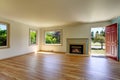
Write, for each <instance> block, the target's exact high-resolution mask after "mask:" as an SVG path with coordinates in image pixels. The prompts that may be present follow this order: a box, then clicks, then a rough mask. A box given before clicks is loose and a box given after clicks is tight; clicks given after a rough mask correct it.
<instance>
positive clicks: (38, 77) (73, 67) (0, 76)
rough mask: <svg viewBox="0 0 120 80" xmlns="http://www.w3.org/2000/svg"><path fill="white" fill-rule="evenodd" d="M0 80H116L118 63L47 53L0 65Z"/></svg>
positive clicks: (31, 55) (119, 68) (4, 62)
mask: <svg viewBox="0 0 120 80" xmlns="http://www.w3.org/2000/svg"><path fill="white" fill-rule="evenodd" d="M0 80H120V62H117V61H114V60H111V59H108V58H99V57H85V56H75V55H66V54H58V53H57V54H56V53H50V52H39V53H37V54H35V53H31V54H27V55H23V56H18V57H13V58H9V59H5V60H1V61H0Z"/></svg>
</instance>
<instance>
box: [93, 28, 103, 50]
mask: <svg viewBox="0 0 120 80" xmlns="http://www.w3.org/2000/svg"><path fill="white" fill-rule="evenodd" d="M96 42H99V43H100V44H101V49H103V43H105V32H104V31H103V30H102V31H101V32H100V33H99V32H98V31H96V34H95V38H94V43H96Z"/></svg>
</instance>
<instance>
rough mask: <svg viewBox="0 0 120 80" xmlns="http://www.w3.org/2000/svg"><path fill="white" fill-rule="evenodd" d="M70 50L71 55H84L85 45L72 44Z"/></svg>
mask: <svg viewBox="0 0 120 80" xmlns="http://www.w3.org/2000/svg"><path fill="white" fill-rule="evenodd" d="M69 50H70V53H71V54H83V45H73V44H70V49H69Z"/></svg>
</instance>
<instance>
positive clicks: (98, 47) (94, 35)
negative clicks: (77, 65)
mask: <svg viewBox="0 0 120 80" xmlns="http://www.w3.org/2000/svg"><path fill="white" fill-rule="evenodd" d="M91 55H92V56H105V27H96V28H91Z"/></svg>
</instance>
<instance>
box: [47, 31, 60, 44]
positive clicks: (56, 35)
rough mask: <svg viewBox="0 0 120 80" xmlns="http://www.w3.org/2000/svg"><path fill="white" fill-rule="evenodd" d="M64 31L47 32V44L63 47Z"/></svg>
mask: <svg viewBox="0 0 120 80" xmlns="http://www.w3.org/2000/svg"><path fill="white" fill-rule="evenodd" d="M61 39H62V30H51V31H45V44H49V45H61V44H62V40H61Z"/></svg>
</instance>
